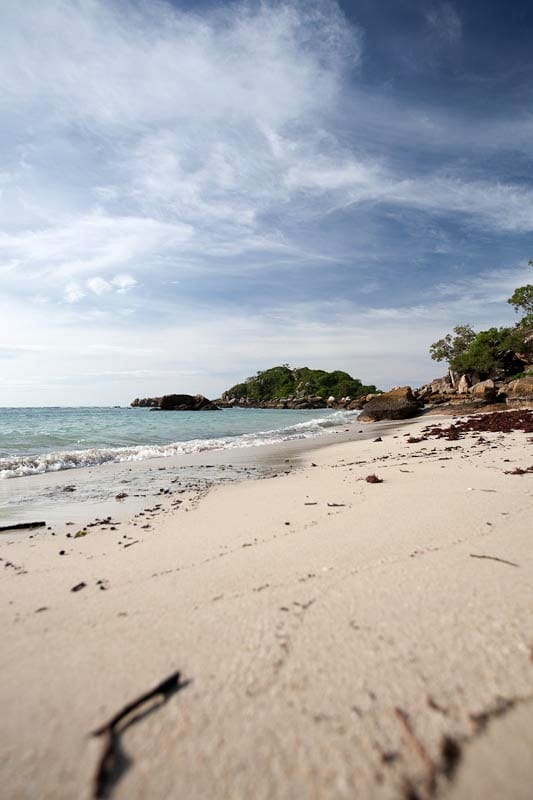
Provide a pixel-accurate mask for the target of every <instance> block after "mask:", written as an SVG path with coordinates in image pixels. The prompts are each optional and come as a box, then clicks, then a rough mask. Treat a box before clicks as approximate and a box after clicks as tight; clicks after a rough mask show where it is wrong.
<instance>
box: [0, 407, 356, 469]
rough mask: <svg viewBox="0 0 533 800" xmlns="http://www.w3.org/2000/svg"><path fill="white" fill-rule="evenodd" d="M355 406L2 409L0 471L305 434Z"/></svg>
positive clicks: (346, 415)
mask: <svg viewBox="0 0 533 800" xmlns="http://www.w3.org/2000/svg"><path fill="white" fill-rule="evenodd" d="M356 419H357V412H347V411H334V410H330V409H320V410H281V409H276V410H269V409H241V408H234V409H222V410H220V411H174V412H172V411H169V412H163V411H157V412H153V411H150V409H147V408H0V478H17V477H22V476H28V475H37V474H42V473H45V472H58V471H61V470H66V469H74V468H78V467H94V466H98V465H101V464H109V463H113V462H115V463H121V462H128V461H143V460H145V459H153V458H164V457H165V456H176V455H181V454H192V453H200V452H203V451H208V450H225V449H233V448H243V447H257V446H261V445H265V444H273V443H276V442H283V441H290V440H294V439H305V438H308V437H312V436H317V435H318V434H320V433H324V432H325V431H327V430H328V429H331V428H334V427H339V426H343V425H346V424H347V423H350V422H353V421H355V420H356Z"/></svg>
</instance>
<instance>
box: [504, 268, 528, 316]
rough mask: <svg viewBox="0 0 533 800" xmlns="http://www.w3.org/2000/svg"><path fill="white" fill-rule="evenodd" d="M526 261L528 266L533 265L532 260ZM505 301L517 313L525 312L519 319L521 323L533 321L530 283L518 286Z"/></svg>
mask: <svg viewBox="0 0 533 800" xmlns="http://www.w3.org/2000/svg"><path fill="white" fill-rule="evenodd" d="M528 263H529V266H530V267H533V260H531V259H530V260H529V262H528ZM507 302H508V303H510V304H511V305H512V306H513V308H514V310H515V311H516V313H517V314H519V313H520V312H522V313H524V314H525V316H524V317H523V319H521V320H520V324H521V325H524V324H526V325H531V324H532V323H533V286H532V285H531V284H530V283H527V284H526V285H525V286H518V287H517V288H516V289H515V290H514V292H513V293H512V295H511V297H510V298H509V299H508V300H507Z"/></svg>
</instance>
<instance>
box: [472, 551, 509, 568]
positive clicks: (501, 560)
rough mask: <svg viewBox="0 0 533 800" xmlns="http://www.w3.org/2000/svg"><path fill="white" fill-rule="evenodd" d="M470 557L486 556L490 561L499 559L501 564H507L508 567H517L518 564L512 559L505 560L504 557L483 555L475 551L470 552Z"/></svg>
mask: <svg viewBox="0 0 533 800" xmlns="http://www.w3.org/2000/svg"><path fill="white" fill-rule="evenodd" d="M470 558H488V559H489V560H490V561H499V562H500V563H501V564H509V566H510V567H519V566H520V564H515V562H514V561H507V559H505V558H498V556H484V555H478V554H477V553H470Z"/></svg>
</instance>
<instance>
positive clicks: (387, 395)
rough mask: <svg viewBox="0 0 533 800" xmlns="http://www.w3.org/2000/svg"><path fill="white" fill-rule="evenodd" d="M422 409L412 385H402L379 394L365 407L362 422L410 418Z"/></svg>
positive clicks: (361, 417) (360, 416)
mask: <svg viewBox="0 0 533 800" xmlns="http://www.w3.org/2000/svg"><path fill="white" fill-rule="evenodd" d="M419 411H420V405H419V403H418V402H417V400H416V399H415V396H414V395H413V392H412V390H411V387H410V386H400V387H397V388H396V389H392V391H390V392H384V394H380V395H377V397H374V398H373V399H372V400H369V402H368V403H366V405H365V406H364V408H363V411H362V412H361V414H360V415H359V418H358V419H359V420H360V421H361V422H378V421H379V420H381V419H409V418H410V417H415V416H416V415H417V414H418V413H419Z"/></svg>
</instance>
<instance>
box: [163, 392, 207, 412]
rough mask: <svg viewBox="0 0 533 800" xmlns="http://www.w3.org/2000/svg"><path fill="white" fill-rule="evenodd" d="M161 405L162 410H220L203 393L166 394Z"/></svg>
mask: <svg viewBox="0 0 533 800" xmlns="http://www.w3.org/2000/svg"><path fill="white" fill-rule="evenodd" d="M159 407H160V409H161V411H218V406H217V405H215V403H213V402H212V401H211V400H208V399H207V397H204V396H203V395H202V394H197V395H194V396H193V395H190V394H166V395H164V397H162V398H161V403H160V404H159Z"/></svg>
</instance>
